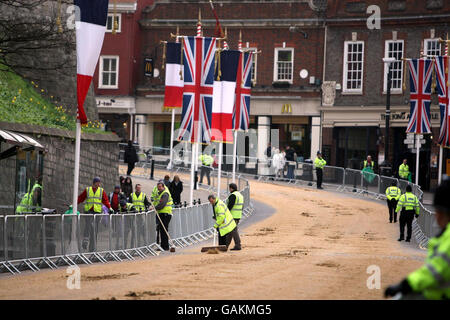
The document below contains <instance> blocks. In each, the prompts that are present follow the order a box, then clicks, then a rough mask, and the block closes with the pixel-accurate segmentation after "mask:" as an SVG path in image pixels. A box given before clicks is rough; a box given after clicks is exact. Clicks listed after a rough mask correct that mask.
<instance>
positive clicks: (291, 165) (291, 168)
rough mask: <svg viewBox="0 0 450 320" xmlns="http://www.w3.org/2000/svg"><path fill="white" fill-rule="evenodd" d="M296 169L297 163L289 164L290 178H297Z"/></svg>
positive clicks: (288, 174)
mask: <svg viewBox="0 0 450 320" xmlns="http://www.w3.org/2000/svg"><path fill="white" fill-rule="evenodd" d="M294 170H295V165H293V164H288V172H287V178H288V179H295V175H294Z"/></svg>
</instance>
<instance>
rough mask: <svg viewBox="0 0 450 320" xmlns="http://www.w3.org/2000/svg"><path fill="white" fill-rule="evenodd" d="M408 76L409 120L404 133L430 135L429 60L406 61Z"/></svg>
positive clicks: (430, 65)
mask: <svg viewBox="0 0 450 320" xmlns="http://www.w3.org/2000/svg"><path fill="white" fill-rule="evenodd" d="M408 62H409V63H408V65H409V75H410V92H411V96H410V103H411V108H410V115H411V116H410V119H409V123H408V127H407V128H406V132H408V133H430V132H431V123H430V104H431V74H432V70H433V68H432V63H431V60H426V59H412V60H409V61H408Z"/></svg>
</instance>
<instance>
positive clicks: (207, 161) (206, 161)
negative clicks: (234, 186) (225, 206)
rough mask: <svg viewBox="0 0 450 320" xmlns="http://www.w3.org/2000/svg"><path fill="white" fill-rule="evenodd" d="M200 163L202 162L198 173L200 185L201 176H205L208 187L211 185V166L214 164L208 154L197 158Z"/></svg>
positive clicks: (201, 181)
mask: <svg viewBox="0 0 450 320" xmlns="http://www.w3.org/2000/svg"><path fill="white" fill-rule="evenodd" d="M198 158H199V159H200V161H201V162H202V167H201V171H200V183H203V176H204V175H206V178H207V179H208V186H209V185H211V178H210V173H211V169H212V168H211V166H212V164H213V162H214V158H213V157H211V156H210V155H209V154H201V155H200V157H198Z"/></svg>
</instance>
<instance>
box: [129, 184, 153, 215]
mask: <svg viewBox="0 0 450 320" xmlns="http://www.w3.org/2000/svg"><path fill="white" fill-rule="evenodd" d="M128 202H130V203H132V204H133V205H134V208H135V209H136V211H138V212H145V211H147V209H148V207H149V206H150V202H149V201H148V199H147V195H146V194H145V193H144V192H141V185H140V184H139V183H138V184H137V185H136V187H135V192H133V193H132V194H131V195H130V199H129V201H128Z"/></svg>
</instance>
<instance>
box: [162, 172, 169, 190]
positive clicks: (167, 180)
mask: <svg viewBox="0 0 450 320" xmlns="http://www.w3.org/2000/svg"><path fill="white" fill-rule="evenodd" d="M163 181H164V185H165V186H166V187H167V188H169V187H170V176H169V175H167V174H166V175H165V176H164V180H163Z"/></svg>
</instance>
